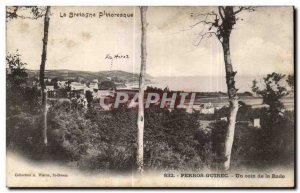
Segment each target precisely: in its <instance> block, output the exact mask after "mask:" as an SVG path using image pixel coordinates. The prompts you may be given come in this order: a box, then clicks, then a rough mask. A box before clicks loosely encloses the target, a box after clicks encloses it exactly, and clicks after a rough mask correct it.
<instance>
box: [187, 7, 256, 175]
mask: <svg viewBox="0 0 300 193" xmlns="http://www.w3.org/2000/svg"><path fill="white" fill-rule="evenodd" d="M244 10H247V11H254V8H253V7H238V8H236V7H233V6H219V7H218V13H216V12H214V11H212V12H209V13H205V14H202V13H200V14H192V15H191V16H192V17H195V18H199V17H200V20H198V21H197V22H196V23H195V24H194V25H192V26H191V27H192V28H193V27H195V26H197V25H199V24H202V25H204V27H203V30H202V32H201V33H200V34H199V37H200V40H199V42H198V45H199V44H200V42H201V41H202V39H203V38H204V37H211V36H213V35H214V36H215V37H217V39H218V40H219V41H220V43H221V44H222V48H223V55H224V63H225V72H226V84H227V94H228V98H229V111H230V114H229V117H228V128H227V130H226V136H225V145H224V163H223V166H222V167H223V169H225V170H229V168H230V158H231V150H232V145H233V140H234V132H235V123H236V116H237V112H238V96H237V91H238V89H236V88H235V80H234V77H235V75H236V73H237V72H236V71H234V70H233V67H232V61H231V54H230V36H231V32H232V30H233V29H234V28H233V27H234V25H235V24H236V22H237V21H238V20H239V18H238V17H237V15H238V13H240V12H241V11H244Z"/></svg>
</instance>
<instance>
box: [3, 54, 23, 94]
mask: <svg viewBox="0 0 300 193" xmlns="http://www.w3.org/2000/svg"><path fill="white" fill-rule="evenodd" d="M6 64H7V67H8V68H7V70H8V71H9V72H7V75H6V77H7V80H8V81H9V83H10V84H11V86H10V87H11V89H12V90H13V91H19V90H20V87H21V85H22V84H24V83H26V80H27V77H28V74H27V72H26V69H25V66H26V65H27V63H24V62H22V60H21V55H20V54H19V53H16V54H11V53H8V54H7V56H6Z"/></svg>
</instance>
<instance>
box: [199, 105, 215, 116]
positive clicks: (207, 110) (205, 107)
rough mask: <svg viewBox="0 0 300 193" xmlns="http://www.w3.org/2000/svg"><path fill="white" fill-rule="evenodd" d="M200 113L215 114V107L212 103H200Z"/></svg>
mask: <svg viewBox="0 0 300 193" xmlns="http://www.w3.org/2000/svg"><path fill="white" fill-rule="evenodd" d="M200 107H201V109H200V113H202V114H214V113H215V108H214V107H213V105H212V104H211V103H205V104H200Z"/></svg>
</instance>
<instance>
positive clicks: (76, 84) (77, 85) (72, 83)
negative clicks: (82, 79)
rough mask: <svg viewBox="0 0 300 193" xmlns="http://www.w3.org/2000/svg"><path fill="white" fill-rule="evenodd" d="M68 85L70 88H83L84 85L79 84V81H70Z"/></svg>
mask: <svg viewBox="0 0 300 193" xmlns="http://www.w3.org/2000/svg"><path fill="white" fill-rule="evenodd" d="M70 87H71V90H84V88H85V87H86V85H85V84H81V83H79V82H71V84H70Z"/></svg>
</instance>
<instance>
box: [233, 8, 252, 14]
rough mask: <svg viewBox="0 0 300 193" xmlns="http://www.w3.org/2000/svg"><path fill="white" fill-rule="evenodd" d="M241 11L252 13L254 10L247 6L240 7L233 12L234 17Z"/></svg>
mask: <svg viewBox="0 0 300 193" xmlns="http://www.w3.org/2000/svg"><path fill="white" fill-rule="evenodd" d="M243 10H247V11H249V12H252V11H255V8H254V7H253V6H247V7H245V6H240V7H239V9H238V10H236V11H235V12H234V14H235V15H236V14H238V13H239V12H241V11H243Z"/></svg>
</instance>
